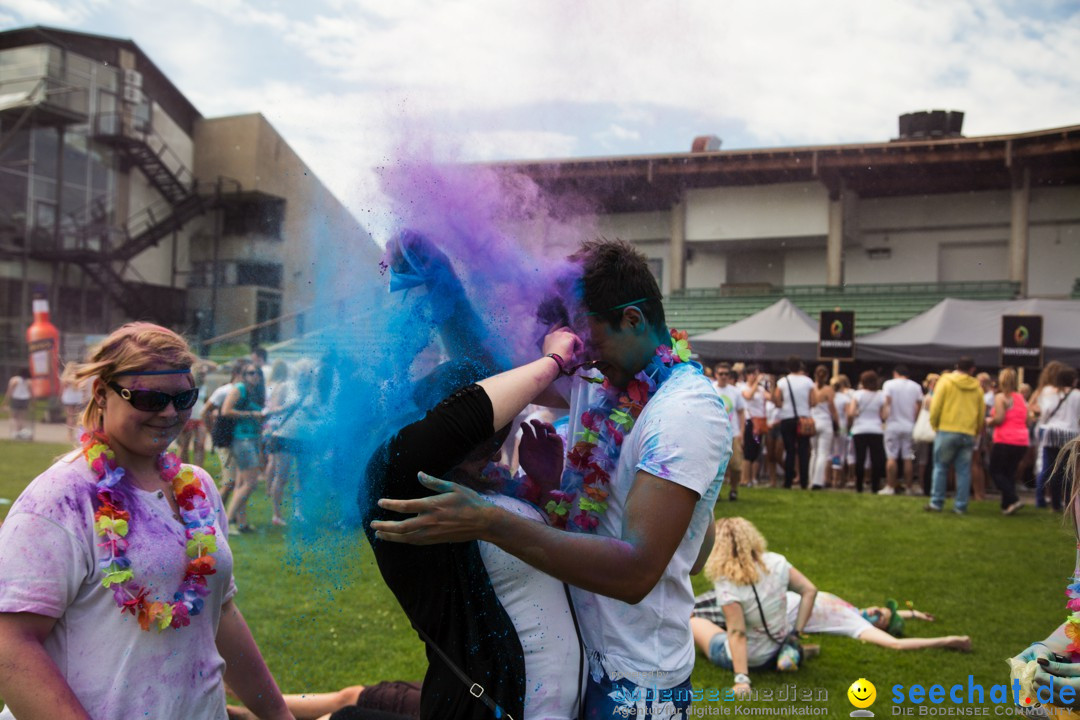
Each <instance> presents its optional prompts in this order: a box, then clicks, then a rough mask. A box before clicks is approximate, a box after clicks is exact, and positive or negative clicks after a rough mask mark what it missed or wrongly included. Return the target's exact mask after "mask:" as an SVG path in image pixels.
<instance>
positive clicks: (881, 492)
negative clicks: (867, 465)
mask: <svg viewBox="0 0 1080 720" xmlns="http://www.w3.org/2000/svg"><path fill="white" fill-rule="evenodd" d="M877 494H878V495H895V494H896V491H895V490H893V489H892V488H891V487H889V486H888V485H886V486H885V487H883V488H881V489H880V490H878V491H877Z"/></svg>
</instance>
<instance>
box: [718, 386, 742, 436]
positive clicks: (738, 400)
mask: <svg viewBox="0 0 1080 720" xmlns="http://www.w3.org/2000/svg"><path fill="white" fill-rule="evenodd" d="M713 389H715V390H716V394H717V395H719V396H720V400H721V401H722V402H723V403H724V410H725V411H726V412H727V417H728V424H730V425H731V436H732V437H742V423H740V422H739V411H740V410H742V411H743V413H744V415H743V417H744V418H745V417H746V415H745V413H746V398H744V397H743V394H742V390H740V389H739V388H738V387H737V386H735V385H731V384H730V383H729V384H728V385H725V386H724V387H720V386H719V385H713Z"/></svg>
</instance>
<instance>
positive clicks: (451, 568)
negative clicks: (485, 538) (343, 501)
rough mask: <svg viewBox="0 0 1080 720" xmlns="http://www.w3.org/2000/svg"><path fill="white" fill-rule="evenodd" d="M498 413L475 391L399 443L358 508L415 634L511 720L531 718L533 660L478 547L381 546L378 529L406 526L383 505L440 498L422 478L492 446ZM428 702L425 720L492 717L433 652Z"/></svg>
mask: <svg viewBox="0 0 1080 720" xmlns="http://www.w3.org/2000/svg"><path fill="white" fill-rule="evenodd" d="M492 424H493V411H492V407H491V401H490V400H489V399H488V396H487V394H486V393H485V392H484V390H483V388H481V387H480V386H478V385H470V386H468V387H466V388H463V389H461V390H458V391H457V392H456V393H454V394H453V395H451V396H450V397H448V398H446V399H445V400H443V401H442V402H441V403H440V404H439V405H438V406H436V407H435V408H434V409H433V410H431V411H430V412H428V413H427V415H426V416H425V417H424V418H423V419H422V420H419V421H417V422H415V423H413V424H411V425H408V426H407V427H405V428H404V429H402V430H401V431H400V432H398V433H397V435H395V436H394V437H393V438H392V439H391V440H390V441H389V442H387V443H386V444H385V445H383V446H382V447H381V448H380V449H379V450H378V451H377V452H376V453H375V455H374V457H373V458H372V460H371V462H370V463H369V465H368V469H367V480H368V482H367V483H366V488H367V491H368V492H367V493H366V494H363V493H362V496H361V499H360V503H361V508H360V511H361V514H362V515H363V517H364V529H365V532H366V533H367V536H368V540H369V541H370V542H371V545H372V548H373V549H374V551H375V559H376V561H377V562H378V565H379V570H380V572H381V573H382V576H383V579H384V580H385V581H386V584H387V585H388V586H389V588H390V590H391V591H393V593H394V596H395V597H396V598H397V600H398V602H399V603H400V604H401V607H402V609H404V610H405V614H406V615H408V617H409V620H410V621H411V622H412V624H413V626H414V627H418V628H421V629H423V630H424V632H426V633H427V634H428V636H429V637H430V638H431V639H432V640H433V641H434V642H435V643H436V644H437V645H438V646H439V648H441V649H442V651H443V652H444V653H446V655H447V656H448V657H450V658H451V659H452V660H453V661H454V663H455V664H456V665H457V666H458V667H459V668H461V669H462V670H463V671H464V672H465V674H466V675H467V676H468V677H469V679H470V680H471V681H472V682H475V683H479V684H480V685H481V686H482V687H483V688H484V689H485V691H486V692H487V693H488V694H489V695H490V696H491V697H492V699H494V700H495V702H496V703H497V704H498V705H499V706H501V707H502V708H503V710H504V711H506V712H507V713H508V714H509V715H510V716H511V717H513V718H517V719H518V720H520V718H522V717H523V714H524V698H525V659H524V654H523V652H522V649H521V642H520V641H519V640H518V636H517V632H516V630H515V629H514V625H513V623H512V621H511V620H510V617H509V615H507V614H506V611H505V610H504V609H503V607H502V605H501V604H500V602H499V599H498V597H497V596H496V594H495V590H494V588H492V586H491V580H490V578H489V577H488V573H487V570H486V569H485V567H484V563H483V560H482V559H481V557H480V548H479V546H478V545H477V543H476V541H473V542H467V543H446V544H439V545H429V546H412V545H403V544H398V543H392V542H383V541H380V540H377V539H375V537H374V531H373V530H372V529H371V521H372V520H400V519H402V518H403V517H405V516H403V515H400V514H398V513H394V512H390V511H387V510H383V509H382V508H380V507H379V506H378V505H377V504H376V501H377V500H378V499H379V498H380V497H387V498H410V499H411V498H418V497H424V496H427V495H431V494H433V493H432V492H431V491H430V490H428V489H427V488H425V487H424V486H423V485H421V484H420V482H419V481H418V480H417V477H416V476H417V473H418V472H419V471H423V472H426V473H428V474H429V475H434V476H441V475H444V474H445V473H446V472H447V471H449V470H450V469H451V468H453V467H454V466H456V465H457V464H458V463H460V462H461V461H462V460H463V459H464V458H465V456H466V455H467V454H468V453H469V452H470V451H471V450H473V449H474V448H475V447H476V446H477V445H479V444H480V443H481V442H483V441H485V440H487V439H489V438H490V437H491V436H492V434H493V433H492ZM427 658H428V671H427V674H426V675H425V677H424V683H423V689H422V694H421V702H420V717H421V719H422V720H435V719H436V718H438V719H439V720H444V719H446V718H462V719H468V720H486V719H487V718H491V717H493V713H492V711H491V710H490V709H489V708H488V707H487V706H486V705H484V704H483V703H481V702H480V700H478V699H476V698H475V697H473V696H472V695H470V694H469V688H468V687H467V686H466V685H465V683H464V682H463V681H462V680H461V679H460V678H459V677H458V676H457V675H455V674H454V673H453V672H452V671H451V670H450V669H449V668H448V667H447V666H446V664H445V663H444V662H443V660H442V659H441V658H440V657H439V655H438V653H436V652H435V651H434V650H433V649H432V648H431V647H430V646H428V647H427Z"/></svg>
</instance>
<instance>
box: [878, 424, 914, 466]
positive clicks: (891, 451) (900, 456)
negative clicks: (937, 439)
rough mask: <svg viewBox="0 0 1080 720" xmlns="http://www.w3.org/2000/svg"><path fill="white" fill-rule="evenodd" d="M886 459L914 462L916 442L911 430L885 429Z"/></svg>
mask: <svg viewBox="0 0 1080 720" xmlns="http://www.w3.org/2000/svg"><path fill="white" fill-rule="evenodd" d="M885 457H887V458H889V459H890V460H914V459H915V442H914V441H913V440H912V439H911V431H910V430H890V429H889V428H885Z"/></svg>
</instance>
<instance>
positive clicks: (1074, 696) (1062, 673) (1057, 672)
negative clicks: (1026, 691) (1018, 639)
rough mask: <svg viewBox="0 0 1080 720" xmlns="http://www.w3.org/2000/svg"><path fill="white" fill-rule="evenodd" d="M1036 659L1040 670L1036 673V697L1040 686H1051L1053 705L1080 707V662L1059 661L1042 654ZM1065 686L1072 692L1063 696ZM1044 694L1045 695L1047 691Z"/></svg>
mask: <svg viewBox="0 0 1080 720" xmlns="http://www.w3.org/2000/svg"><path fill="white" fill-rule="evenodd" d="M1033 647H1034V646H1033ZM1038 647H1042V646H1038ZM1028 649H1029V650H1030V649H1031V648H1028ZM1044 649H1045V648H1044ZM1052 657H1053V656H1052V655H1051V658H1052ZM1034 659H1036V660H1038V661H1039V670H1038V671H1036V673H1035V686H1036V691H1035V697H1036V699H1038V698H1039V691H1038V688H1041V687H1049V688H1052V689H1053V695H1051V698H1052V700H1051V703H1052V704H1053V705H1057V706H1059V707H1080V663H1072V662H1057V661H1055V660H1053V659H1047V658H1045V657H1042V656H1038V657H1035V658H1034ZM1065 688H1071V689H1072V692H1071V693H1069V692H1066V693H1065V697H1062V695H1061V692H1062V690H1064V689H1065ZM1043 694H1044V696H1045V693H1043Z"/></svg>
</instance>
